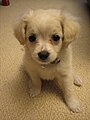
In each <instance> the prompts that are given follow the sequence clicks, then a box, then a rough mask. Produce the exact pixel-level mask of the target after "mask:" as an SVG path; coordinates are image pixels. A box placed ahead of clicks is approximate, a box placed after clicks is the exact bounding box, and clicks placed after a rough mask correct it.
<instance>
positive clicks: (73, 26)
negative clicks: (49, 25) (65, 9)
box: [62, 15, 80, 47]
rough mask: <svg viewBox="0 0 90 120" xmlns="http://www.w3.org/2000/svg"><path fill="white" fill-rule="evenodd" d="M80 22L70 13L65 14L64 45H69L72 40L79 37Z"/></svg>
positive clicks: (63, 23)
mask: <svg viewBox="0 0 90 120" xmlns="http://www.w3.org/2000/svg"><path fill="white" fill-rule="evenodd" d="M79 27H80V26H79V23H78V22H77V21H76V19H75V18H74V17H72V16H70V15H65V16H63V19H62V30H63V36H64V38H63V45H64V46H65V47H67V46H68V45H69V44H70V43H71V42H72V41H74V40H75V39H77V37H78V33H79Z"/></svg>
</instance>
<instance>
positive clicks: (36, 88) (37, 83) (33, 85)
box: [29, 73, 41, 97]
mask: <svg viewBox="0 0 90 120" xmlns="http://www.w3.org/2000/svg"><path fill="white" fill-rule="evenodd" d="M30 77H31V80H30V81H29V88H30V96H31V97H35V96H37V95H38V94H40V91H41V80H40V78H39V77H38V75H36V74H35V73H31V75H30Z"/></svg>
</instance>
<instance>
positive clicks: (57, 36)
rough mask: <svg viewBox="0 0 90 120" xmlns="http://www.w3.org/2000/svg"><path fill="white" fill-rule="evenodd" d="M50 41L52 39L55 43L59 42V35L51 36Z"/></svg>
mask: <svg viewBox="0 0 90 120" xmlns="http://www.w3.org/2000/svg"><path fill="white" fill-rule="evenodd" d="M52 39H53V40H54V41H55V42H57V41H59V40H60V36H59V35H57V34H55V35H52Z"/></svg>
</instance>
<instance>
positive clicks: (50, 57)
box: [14, 10, 79, 64]
mask: <svg viewBox="0 0 90 120" xmlns="http://www.w3.org/2000/svg"><path fill="white" fill-rule="evenodd" d="M78 32H79V24H78V23H77V22H76V20H75V19H74V18H73V17H72V16H70V15H65V14H63V13H62V12H61V11H59V10H36V11H32V10H31V11H30V12H29V13H28V14H26V15H24V16H23V17H22V19H21V20H20V21H19V22H17V24H15V29H14V33H15V36H16V38H17V39H18V40H19V42H20V43H21V44H22V45H25V47H26V49H27V50H28V51H29V53H30V56H31V57H32V58H33V60H35V61H37V62H38V63H41V64H49V63H51V62H53V61H54V60H55V59H56V58H57V57H58V54H59V53H60V50H61V49H62V47H63V48H65V47H68V45H69V44H70V43H71V42H72V41H73V40H75V39H76V38H77V35H78Z"/></svg>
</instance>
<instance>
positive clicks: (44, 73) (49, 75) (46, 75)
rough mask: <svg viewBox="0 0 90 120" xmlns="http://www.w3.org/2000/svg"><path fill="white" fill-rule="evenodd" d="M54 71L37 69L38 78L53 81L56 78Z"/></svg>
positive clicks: (51, 68)
mask: <svg viewBox="0 0 90 120" xmlns="http://www.w3.org/2000/svg"><path fill="white" fill-rule="evenodd" d="M56 73H57V72H56V69H55V68H54V67H47V66H46V67H43V66H41V68H40V69H39V76H40V78H41V79H43V80H53V79H55V77H56Z"/></svg>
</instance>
